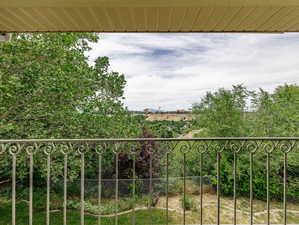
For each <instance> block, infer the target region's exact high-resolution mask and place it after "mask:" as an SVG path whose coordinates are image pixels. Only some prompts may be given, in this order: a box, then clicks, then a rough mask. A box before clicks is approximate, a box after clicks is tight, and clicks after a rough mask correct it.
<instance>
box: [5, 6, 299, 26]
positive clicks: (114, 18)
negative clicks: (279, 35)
mask: <svg viewBox="0 0 299 225" xmlns="http://www.w3.org/2000/svg"><path fill="white" fill-rule="evenodd" d="M0 31H1V32H46V31H51V32H56V31H86V32H298V31H299V0H1V1H0Z"/></svg>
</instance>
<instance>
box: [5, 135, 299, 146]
mask: <svg viewBox="0 0 299 225" xmlns="http://www.w3.org/2000/svg"><path fill="white" fill-rule="evenodd" d="M146 141H160V142H163V141H299V137H205V138H94V139H93V138H85V139H84V138H83V139H6V140H0V144H4V143H33V142H34V143H46V142H49V143H62V142H63V143H68V142H69V143H76V142H77V143H82V142H84V143H86V142H89V143H96V142H146Z"/></svg>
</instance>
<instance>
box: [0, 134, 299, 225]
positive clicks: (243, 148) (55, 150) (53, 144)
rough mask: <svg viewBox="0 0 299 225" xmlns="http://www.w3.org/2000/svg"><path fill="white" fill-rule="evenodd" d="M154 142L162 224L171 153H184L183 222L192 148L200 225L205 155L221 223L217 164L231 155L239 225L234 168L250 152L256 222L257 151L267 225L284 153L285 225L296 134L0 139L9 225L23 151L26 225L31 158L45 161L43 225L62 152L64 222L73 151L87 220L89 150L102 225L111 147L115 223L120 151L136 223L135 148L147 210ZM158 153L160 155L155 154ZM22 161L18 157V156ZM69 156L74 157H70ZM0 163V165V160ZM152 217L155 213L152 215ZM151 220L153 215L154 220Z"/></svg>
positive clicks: (251, 206) (298, 147) (298, 141)
mask: <svg viewBox="0 0 299 225" xmlns="http://www.w3.org/2000/svg"><path fill="white" fill-rule="evenodd" d="M152 143H155V144H158V145H157V146H158V148H160V149H161V151H162V152H163V154H164V155H163V157H164V161H163V162H164V163H165V173H164V174H163V179H165V219H166V224H168V222H169V218H170V215H169V190H170V189H169V188H170V187H169V179H170V164H171V161H170V160H171V159H172V158H171V157H172V155H173V154H178V153H179V154H182V177H183V188H182V190H183V193H182V199H183V215H182V223H183V224H186V223H187V222H186V207H185V202H186V194H187V186H186V185H187V184H186V177H187V165H188V160H190V159H189V158H188V154H189V152H194V153H195V154H196V155H197V156H198V158H197V159H198V161H196V164H197V165H198V167H199V170H198V177H199V194H200V197H199V212H198V216H199V217H198V223H199V224H201V225H202V224H203V223H204V218H203V216H204V213H203V212H204V210H205V208H204V198H203V196H204V191H203V186H204V184H203V177H204V173H203V169H204V166H205V163H206V162H205V160H204V156H205V155H206V154H215V159H216V162H215V171H216V173H215V175H216V205H215V206H216V218H215V223H216V224H220V223H221V164H222V163H223V159H222V156H223V154H227V153H229V154H231V155H232V179H233V185H232V187H233V191H232V197H233V220H232V223H233V224H237V216H238V215H237V214H238V213H237V203H238V197H239V196H238V194H237V193H238V191H237V190H238V188H239V187H238V176H237V171H238V169H239V166H240V165H239V162H240V157H241V156H242V155H244V154H245V155H247V156H248V163H249V168H248V174H249V181H248V184H249V217H248V222H249V223H250V224H254V201H253V200H254V191H255V190H254V179H253V178H254V176H255V174H254V166H255V157H256V155H257V154H258V153H259V152H262V153H263V154H265V157H266V160H265V168H266V170H265V177H266V205H267V207H266V208H267V209H266V210H267V217H266V218H267V219H266V222H267V224H270V223H271V192H270V190H271V180H270V179H271V169H272V167H271V161H272V159H273V157H276V156H277V154H280V155H281V156H282V160H283V162H282V163H283V171H282V182H283V187H282V188H283V192H282V193H283V196H282V203H283V223H284V224H287V222H288V221H287V218H288V210H287V208H288V207H287V202H288V197H287V196H288V156H289V154H291V153H292V152H297V151H299V138H190V139H186V138H181V139H175V138H164V139H162V138H147V139H146V138H141V139H57V140H54V139H53V140H52V139H37V140H0V155H1V156H3V155H10V157H11V207H12V209H11V223H12V225H16V217H17V210H16V204H17V199H16V190H17V189H16V186H17V160H18V159H19V158H18V157H19V156H20V155H27V159H28V166H29V172H28V180H29V182H28V186H29V187H28V190H29V195H28V196H29V199H28V223H29V225H33V220H34V214H33V211H34V209H33V190H34V173H35V171H34V168H35V166H36V164H35V163H36V162H35V157H36V154H44V156H45V163H46V164H45V165H46V202H45V205H46V207H45V208H46V213H45V214H46V218H45V224H46V225H50V224H51V221H50V214H51V172H52V171H51V168H52V157H53V156H54V155H55V157H57V156H56V155H57V154H60V155H61V157H62V162H63V164H62V168H63V206H62V215H63V216H62V217H63V220H62V222H61V223H62V224H63V225H67V224H68V218H67V216H68V214H67V213H68V191H67V190H68V182H69V179H68V176H69V172H70V171H69V170H70V169H69V160H70V157H74V155H77V156H78V158H76V159H78V160H79V161H80V176H79V177H80V224H81V225H84V224H85V213H86V209H85V186H86V183H85V177H86V170H85V167H86V163H88V162H86V154H87V153H90V152H93V153H94V155H95V160H96V162H97V168H95V171H96V173H97V204H98V208H99V212H98V215H97V224H98V225H101V224H103V222H102V219H103V215H102V212H101V206H102V194H103V186H102V180H103V179H102V178H103V160H104V159H105V157H104V154H106V153H107V152H108V151H111V152H112V154H113V155H114V165H115V168H114V171H115V174H114V179H115V187H114V192H115V199H114V201H115V208H114V219H115V220H114V223H115V225H118V224H119V205H118V204H119V201H120V196H119V191H120V190H119V181H120V172H121V171H120V167H119V166H120V155H121V154H128V155H129V157H130V159H131V161H132V164H131V166H132V168H131V175H130V176H131V178H132V179H131V180H132V188H131V190H130V191H131V193H130V195H131V197H132V199H133V200H134V201H133V204H132V213H131V223H132V224H133V225H135V224H137V221H136V207H137V205H136V203H135V199H136V195H137V193H136V192H137V183H136V182H137V180H138V175H137V160H138V158H137V157H138V154H139V153H138V150H137V149H138V146H139V145H143V146H145V148H147V152H148V154H149V160H148V180H149V182H148V209H149V210H150V211H151V210H153V207H154V205H153V197H154V196H153V194H154V186H155V185H154V172H153V170H154V157H155V154H156V150H155V149H153V146H154V145H153V144H152ZM159 157H161V155H159ZM20 159H21V158H20ZM72 159H73V158H72ZM0 167H1V164H0ZM150 215H151V217H152V215H153V213H150ZM152 219H153V218H152Z"/></svg>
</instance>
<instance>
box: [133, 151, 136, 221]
mask: <svg viewBox="0 0 299 225" xmlns="http://www.w3.org/2000/svg"><path fill="white" fill-rule="evenodd" d="M132 191H133V193H132V195H133V217H132V224H133V225H135V224H136V212H135V207H136V205H135V201H136V154H133V190H132Z"/></svg>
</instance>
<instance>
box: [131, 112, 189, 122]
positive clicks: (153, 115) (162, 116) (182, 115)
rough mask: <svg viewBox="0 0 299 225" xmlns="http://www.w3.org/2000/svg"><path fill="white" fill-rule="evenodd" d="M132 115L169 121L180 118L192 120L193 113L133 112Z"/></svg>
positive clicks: (152, 119)
mask: <svg viewBox="0 0 299 225" xmlns="http://www.w3.org/2000/svg"><path fill="white" fill-rule="evenodd" d="M133 115H134V116H138V115H139V116H140V115H142V116H145V117H146V119H147V120H150V121H155V120H169V121H181V120H192V119H194V118H195V115H193V114H190V113H147V114H145V113H137V114H136V113H133Z"/></svg>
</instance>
